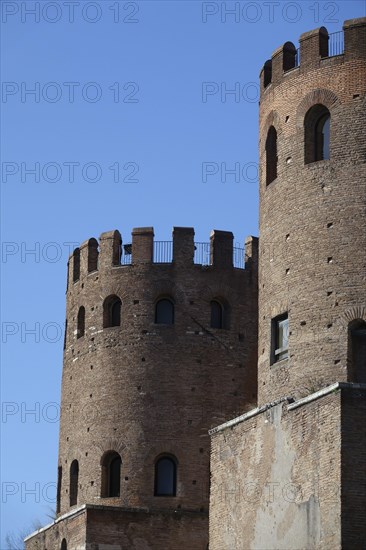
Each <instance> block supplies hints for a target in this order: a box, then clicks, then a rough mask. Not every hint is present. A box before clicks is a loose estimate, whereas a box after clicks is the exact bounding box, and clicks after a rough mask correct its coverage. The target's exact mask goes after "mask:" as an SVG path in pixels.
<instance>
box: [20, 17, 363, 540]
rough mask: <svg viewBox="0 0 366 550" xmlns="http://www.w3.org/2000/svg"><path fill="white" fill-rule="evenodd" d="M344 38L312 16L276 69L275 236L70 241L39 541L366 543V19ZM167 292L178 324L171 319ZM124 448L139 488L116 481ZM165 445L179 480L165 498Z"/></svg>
mask: <svg viewBox="0 0 366 550" xmlns="http://www.w3.org/2000/svg"><path fill="white" fill-rule="evenodd" d="M341 34H342V36H343V37H344V48H342V51H335V52H334V51H331V50H329V49H328V47H329V46H328V44H330V45H332V37H329V38H328V32H327V30H326V29H325V28H324V27H322V28H320V29H316V30H312V31H309V32H307V33H305V34H303V35H302V36H301V37H300V49H299V51H297V50H296V48H295V46H294V45H293V44H291V43H290V42H286V43H285V44H284V45H283V46H282V47H280V48H278V49H277V50H276V51H275V52H274V54H273V56H272V59H271V60H269V61H267V62H266V63H265V65H264V67H263V70H262V71H261V75H260V79H261V102H260V239H259V250H258V239H256V238H255V237H248V238H247V239H246V242H245V262H244V263H245V265H244V263H243V265H241V266H240V268H238V267H234V265H233V244H232V243H233V235H232V234H231V233H230V232H227V231H213V232H212V233H211V236H210V246H209V248H207V247H206V248H200V245H198V244H196V247H197V248H198V249H199V250H198V251H197V250H196V253H195V243H194V230H193V229H192V228H174V229H173V239H172V244H167V243H165V244H161V243H160V244H159V243H154V234H153V228H149V227H147V228H137V229H134V230H133V232H132V245H130V244H129V243H130V242H131V238H130V237H128V238H127V240H126V242H125V241H122V237H121V235H120V233H119V232H118V231H117V230H115V231H111V232H107V233H103V234H102V235H101V236H100V238H99V240H96V239H89V240H88V241H86V242H85V243H83V244H82V245H81V247H80V249H78V250H76V251H75V252H74V254H73V255H72V256H71V257H70V261H69V271H68V288H67V312H66V317H67V329H66V334H65V350H64V367H63V378H62V403H61V424H60V443H59V464H58V472H59V478H58V479H59V482H58V515H57V520H56V521H55V522H54V523H53V524H51V525H49V526H46V527H45V528H43V529H41V530H39V531H38V532H36V533H34V534H33V535H31V536H30V537H29V538H28V539H27V541H26V548H27V550H47V549H48V550H50V548H51V549H52V550H53V549H58V548H60V549H61V550H70V549H71V550H76V549H80V550H81V549H83V550H84V549H85V550H86V549H90V550H102V549H103V550H121V549H122V548H123V550H125V549H138V550H147V549H153V550H161V549H164V550H181V549H182V550H207V548H208V547H209V548H210V550H280V549H282V550H290V549H291V550H295V549H298V550H300V549H301V550H302V549H305V548H307V549H314V550H315V549H322V550H323V549H324V550H328V549H329V550H335V549H341V548H345V549H348V548H363V545H364V544H365V540H366V531H365V529H366V527H365V526H366V517H365V513H366V512H365V510H366V453H365V449H366V433H365V426H366V405H365V396H366V384H365V383H366V376H365V372H366V344H365V341H366V338H365V334H366V301H365V298H366V279H365V273H366V177H365V158H366V142H365V132H364V113H365V84H366V18H362V19H356V20H350V21H346V22H345V23H344V27H343V31H342V33H341ZM323 115H324V116H325V118H327V117H328V121H329V118H330V154H329V158H319V155H320V157H321V155H322V154H323V149H322V148H321V151H320V149H319V139H320V138H319V131H318V128H319V127H320V126H319V124H320V120H321V116H323ZM325 118H324V119H323V120H325ZM272 127H273V129H272ZM322 128H323V127H322ZM314 132H316V133H314ZM322 132H323V130H321V132H320V133H322ZM324 132H325V130H324ZM324 132H323V133H324ZM322 135H323V134H322ZM268 136H269V137H268ZM274 136H275V137H274ZM321 139H325V138H321ZM322 143H323V142H322ZM324 150H325V149H324ZM319 151H320V152H319ZM324 156H325V157H326V155H325V153H324ZM202 250H204V251H205V253H206V254H208V257H209V260H208V261H207V262H202V261H201V262H200V261H197V263H196V262H195V261H194V256H195V254H196V255H197V253H198V252H202ZM121 251H123V255H122V262H121V259H120V258H121ZM203 264H204V265H203ZM244 267H245V268H244ZM160 299H168V300H170V301H171V303H172V304H174V323H173V324H160V323H157V322H156V321H157V319H156V316H155V315H156V313H155V312H156V304H157V302H158V301H159V300H160ZM116 300H120V302H121V321H120V326H108V324H109V320H110V318H111V311H112V309H111V308H112V305H113V304H114V303H116ZM213 300H215V301H217V302H218V303H219V304H221V307H222V310H223V311H224V321H223V323H222V328H213V327H212V320H211V302H212V301H213ZM81 308H84V309H81ZM222 310H221V311H222ZM286 319H287V320H288V331H287V328H286V335H287V336H288V347H287V344H286V350H285V353H284V355H283V356H277V353H278V350H276V347H277V345H275V344H276V339H277V338H278V336H277V327H278V320H282V321H283V322H286V321H285V320H286ZM286 340H287V338H286ZM278 345H279V344H278ZM209 433H210V435H211V446H210V437H209ZM111 451H113V452H114V453H115V455H117V454H118V455H119V456H120V457H121V461H122V464H121V468H120V472H121V478H120V486H119V491H118V492H119V496H107V495H106V494H105V493H106V486H105V483H106V481H105V469H106V465H105V464H106V463H105V460H106V457H108V456H109V455H108V453H110V452H111ZM115 455H113V456H115ZM165 455H166V456H170V457H174V462H175V464H176V471H177V476H176V477H177V482H176V494H175V495H174V496H155V492H154V479H155V464H156V461H157V459H158V458H159V457H160V456H165ZM75 461H77V466H78V468H77V470H75V464H76V463H75ZM76 471H77V474H75V472H76ZM75 476H76V477H75ZM75 479H76V487H77V488H76V489H75V483H74V482H75ZM62 545H63V546H62ZM65 545H66V546H65ZM208 545H209V546H208Z"/></svg>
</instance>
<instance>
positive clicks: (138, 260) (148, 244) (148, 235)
mask: <svg viewBox="0 0 366 550" xmlns="http://www.w3.org/2000/svg"><path fill="white" fill-rule="evenodd" d="M153 259H154V228H153V227H137V228H135V229H133V231H132V262H133V264H144V263H151V262H153Z"/></svg>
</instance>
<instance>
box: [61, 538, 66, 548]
mask: <svg viewBox="0 0 366 550" xmlns="http://www.w3.org/2000/svg"><path fill="white" fill-rule="evenodd" d="M61 550H67V542H66V539H62V542H61Z"/></svg>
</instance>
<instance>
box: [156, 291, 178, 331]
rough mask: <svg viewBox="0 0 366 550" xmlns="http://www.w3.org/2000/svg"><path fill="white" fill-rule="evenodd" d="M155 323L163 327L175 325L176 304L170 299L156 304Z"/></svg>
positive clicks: (164, 299)
mask: <svg viewBox="0 0 366 550" xmlns="http://www.w3.org/2000/svg"><path fill="white" fill-rule="evenodd" d="M155 323H158V324H162V325H172V324H173V323H174V304H173V302H172V301H171V300H169V299H168V298H163V299H161V300H159V301H158V302H157V303H156V306H155Z"/></svg>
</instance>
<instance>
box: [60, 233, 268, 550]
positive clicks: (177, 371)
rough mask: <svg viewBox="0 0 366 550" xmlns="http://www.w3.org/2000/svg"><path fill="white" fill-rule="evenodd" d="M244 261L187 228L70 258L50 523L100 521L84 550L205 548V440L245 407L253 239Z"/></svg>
mask: <svg viewBox="0 0 366 550" xmlns="http://www.w3.org/2000/svg"><path fill="white" fill-rule="evenodd" d="M122 251H124V253H123V254H122V258H121V252H122ZM242 252H243V251H242V250H241V253H242ZM200 253H201V254H202V256H203V255H204V254H206V257H207V258H208V259H207V261H201V262H200V258H199V257H198V255H199V254H200ZM245 253H246V254H245V258H244V257H243V256H242V257H241V260H242V264H241V266H240V267H241V268H238V267H234V266H233V235H232V233H229V232H223V231H213V232H212V234H211V241H210V245H209V246H207V247H205V245H204V244H202V243H198V244H197V243H194V231H193V229H191V228H174V231H173V241H172V242H171V243H170V242H154V239H153V229H152V228H139V229H135V230H134V231H133V234H132V244H125V245H122V239H121V235H120V233H119V232H118V231H112V232H109V233H103V234H102V235H101V237H100V240H99V243H98V241H97V240H95V239H90V240H89V241H87V242H85V243H83V244H82V245H81V247H80V249H76V250H75V252H74V254H73V255H72V256H71V258H70V262H69V276H68V289H67V329H66V335H65V351H64V367H63V378H62V406H61V427H60V445H59V478H58V502H57V512H58V517H59V518H60V516H64V515H66V516H68V514H70V513H71V512H72V511H73V510H77V509H78V508H80V506H83V505H87V507H89V511H88V513H89V516H90V514H91V513H92V512H93V513H94V514H98V513H99V514H106V513H108V514H110V515H109V516H108V518H106V517H104V516H102V515H100V516H99V520H98V518H96V519H93V518H92V519H90V518H89V516H88V520H87V521H88V522H91V523H92V524H94V525H98V526H99V527H98V529H97V528H96V529H95V536H94V535H93V536H94V538H89V539H87V542H94V543H97V542H98V536H99V543H103V542H107V541H108V542H111V541H112V542H113V541H114V540H115V542H116V543H119V544H120V543H121V542H124V543H125V544H126V547H128V548H135V546H134V544H135V542H133V540H132V539H133V536H136V537H139V539H141V540H144V541H145V542H146V543H148V544H150V545H151V546H148V547H154V548H158V547H159V548H163V547H166V548H171V549H173V548H183V547H187V548H190V549H197V550H198V549H202V550H203V549H205V548H206V544H207V542H208V525H207V523H208V519H207V511H208V486H209V444H210V443H209V437H208V429H209V428H210V427H212V426H215V425H217V424H218V423H220V422H222V421H224V420H228V419H230V418H231V417H233V416H235V415H236V414H238V412H243V410H245V408H247V407H249V408H250V406H253V403H255V402H256V384H257V378H256V361H257V331H256V318H257V317H256V316H257V239H255V238H252V237H250V238H249V239H247V241H246V249H245ZM121 260H122V261H121ZM195 260H196V261H197V263H195ZM244 263H245V269H244ZM202 264H207V265H202ZM160 459H165V462H164V460H163V462H159V460H160ZM159 464H160V466H159ZM159 468H161V471H159ZM159 476H160V481H158V480H157V478H159ZM173 478H174V480H173ZM164 479H165V481H164ZM159 483H160V485H159ZM98 507H99V508H98ZM98 509H99V512H98ZM132 512H133V513H134V514H135V515H134V516H133V519H131V517H130V515H129V514H130V513H132ZM139 513H140V514H142V516H143V519H141V517H142V516H141V517H140V516H139ZM160 513H165V514H168V515H169V514H170V515H171V517H174V519H173V523H174V526H173V527H172V526H171V525H170V523H169V521H170V520H169V518H168V519H167V518H166V517H165V519H164V521H160V520H159V519H157V518H158V515H159V514H160ZM149 514H150V515H151V516H150V515H149ZM112 516H113V518H112ZM147 517H148V519H146V518H147ZM103 518H104V519H103ZM125 518H127V519H125ZM154 518H155V519H154ZM177 518H178V519H179V518H180V520H181V522H179V521H177ZM160 519H161V518H160ZM182 522H183V523H182ZM63 524H64V527H63V529H64V531H63V532H62V533H61V535H62V536H64V537H65V540H68V543H69V544H70V541H71V542H73V543H75V541H76V540H77V541H78V540H79V539H77V538H72V537H74V534H73V535H72V537H71V539H72V540H71V539H70V532H71V531H68V529H67V528H66V527H65V525H66V524H65V522H64V523H63ZM60 525H61V524H60ZM131 525H133V526H134V527H131ZM105 526H107V527H105ZM179 526H180V527H179ZM104 528H106V529H108V535H106V533H105V532H104V535H103V529H104ZM73 529H74V531H75V528H73ZM113 530H114V531H113ZM74 531H72V533H74ZM113 532H115V533H117V535H116V534H115V535H113V536H115V537H116V538H115V539H113V536H112V533H113ZM89 533H90V531H89ZM90 536H91V535H90ZM128 537H132V538H131V539H130V538H128ZM159 537H160V538H159ZM161 537H163V538H161ZM164 537H165V538H164ZM61 538H62V537H61ZM61 538H60V540H61ZM80 540H82V539H80ZM152 541H155V542H154V543H153V542H152ZM159 541H160V542H159ZM185 544H186V546H185ZM164 545H165V546H164ZM122 546H123V544H122ZM123 547H125V546H123ZM137 547H139V548H140V546H136V548H137ZM142 547H144V548H145V546H141V548H142ZM146 547H147V546H146Z"/></svg>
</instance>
